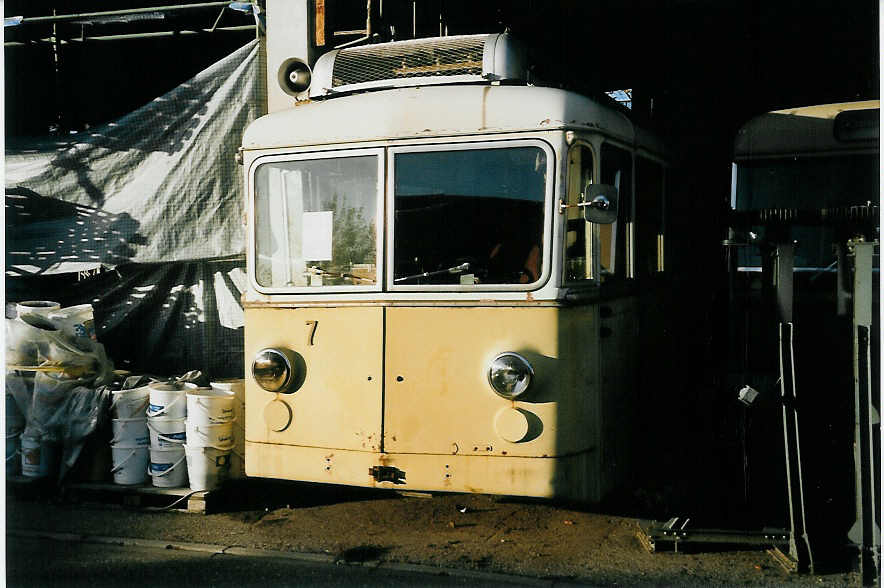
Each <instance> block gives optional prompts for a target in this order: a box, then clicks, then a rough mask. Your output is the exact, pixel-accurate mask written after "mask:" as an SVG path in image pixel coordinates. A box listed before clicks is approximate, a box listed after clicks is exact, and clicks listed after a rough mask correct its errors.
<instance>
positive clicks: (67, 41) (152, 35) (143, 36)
mask: <svg viewBox="0 0 884 588" xmlns="http://www.w3.org/2000/svg"><path fill="white" fill-rule="evenodd" d="M256 28H257V27H256V25H253V24H252V25H241V26H236V27H218V28H216V29H197V30H180V31H159V32H155V33H133V34H129V35H106V36H99V37H77V38H75V39H59V40H58V42H59V43H60V44H62V45H69V44H71V43H83V42H85V41H127V40H131V39H151V38H158V37H176V36H186V35H202V34H206V33H212V32H218V31H226V32H240V31H254V30H255V29H256ZM51 42H52V37H49V38H45V39H34V40H32V41H25V42H22V41H9V42H7V43H4V44H3V46H4V47H24V46H27V45H31V44H35V43H51Z"/></svg>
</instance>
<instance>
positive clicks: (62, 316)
mask: <svg viewBox="0 0 884 588" xmlns="http://www.w3.org/2000/svg"><path fill="white" fill-rule="evenodd" d="M49 320H51V321H52V322H54V323H55V324H56V325H58V327H59V329H61V332H62V333H63V334H64V335H65V336H66V337H70V338H71V339H77V338H78V337H85V338H87V339H93V340H94V339H95V317H94V312H93V310H92V305H91V304H80V305H77V306H67V307H65V308H62V309H60V310H56V311H54V312H52V313H50V314H49Z"/></svg>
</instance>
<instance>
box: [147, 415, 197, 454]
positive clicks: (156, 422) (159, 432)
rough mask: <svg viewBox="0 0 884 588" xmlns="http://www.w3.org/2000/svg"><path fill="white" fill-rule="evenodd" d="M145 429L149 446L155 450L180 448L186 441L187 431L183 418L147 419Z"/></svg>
mask: <svg viewBox="0 0 884 588" xmlns="http://www.w3.org/2000/svg"><path fill="white" fill-rule="evenodd" d="M147 428H148V431H149V434H150V446H151V447H153V448H155V449H167V448H170V447H172V448H177V447H181V446H182V445H184V442H185V441H186V440H187V429H186V428H185V419H183V418H180V419H173V418H169V417H148V419H147Z"/></svg>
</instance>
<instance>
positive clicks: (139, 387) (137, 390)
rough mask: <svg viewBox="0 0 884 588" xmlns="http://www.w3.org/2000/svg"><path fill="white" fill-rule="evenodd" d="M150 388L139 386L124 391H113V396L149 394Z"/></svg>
mask: <svg viewBox="0 0 884 588" xmlns="http://www.w3.org/2000/svg"><path fill="white" fill-rule="evenodd" d="M148 391H150V386H138V387H137V388H125V389H123V390H111V394H114V395H116V394H127V393H128V394H131V393H132V392H148Z"/></svg>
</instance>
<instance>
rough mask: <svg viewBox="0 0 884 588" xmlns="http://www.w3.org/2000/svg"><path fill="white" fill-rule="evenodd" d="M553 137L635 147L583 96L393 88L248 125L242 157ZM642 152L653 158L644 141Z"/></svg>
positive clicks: (626, 123) (618, 123)
mask: <svg viewBox="0 0 884 588" xmlns="http://www.w3.org/2000/svg"><path fill="white" fill-rule="evenodd" d="M555 129H573V130H599V131H601V132H604V133H606V134H608V135H610V136H613V137H615V138H618V139H620V140H621V141H625V142H628V143H630V144H631V143H633V142H634V141H635V140H636V132H635V128H634V127H633V124H632V122H631V121H630V120H629V119H628V118H627V117H626V115H625V114H623V113H620V112H618V111H617V110H615V109H613V108H610V107H607V106H604V105H602V104H599V103H597V102H595V101H593V100H591V99H589V98H587V97H585V96H582V95H580V94H576V93H574V92H568V91H565V90H559V89H555V88H540V87H534V86H491V85H457V86H430V87H426V86H425V87H417V88H400V89H391V90H381V91H374V92H365V93H361V94H353V95H347V96H340V97H336V98H329V99H325V100H314V101H309V102H305V103H299V104H298V105H296V106H294V107H293V108H291V109H288V110H284V111H280V112H274V113H272V114H268V115H266V116H263V117H261V118H259V119H258V120H256V121H255V122H253V123H252V124H251V125H250V126H249V127H248V129H246V132H245V134H244V136H243V148H244V149H268V148H283V147H303V146H311V145H329V144H340V143H353V142H361V141H375V140H388V139H405V138H424V137H440V136H456V135H474V134H490V133H511V132H524V131H547V130H555ZM640 137H641V140H642V142H643V143H646V144H644V145H640V146H641V147H645V148H646V149H649V150H651V151H658V152H659V151H660V150H661V149H660V146H659V145H658V144H657V142H656V141H654V140H653V139H652V138H651V137H650V136H649V135H647V134H645V133H641V134H640Z"/></svg>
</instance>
